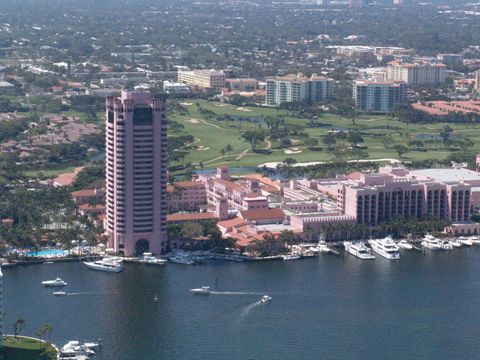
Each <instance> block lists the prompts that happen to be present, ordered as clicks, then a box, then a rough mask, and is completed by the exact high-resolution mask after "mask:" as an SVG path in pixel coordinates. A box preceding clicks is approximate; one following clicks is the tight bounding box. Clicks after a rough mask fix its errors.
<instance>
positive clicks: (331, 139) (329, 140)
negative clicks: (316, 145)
mask: <svg viewBox="0 0 480 360" xmlns="http://www.w3.org/2000/svg"><path fill="white" fill-rule="evenodd" d="M322 143H324V144H325V145H326V146H328V147H330V146H332V145H335V144H336V143H337V139H335V135H334V134H333V132H329V133H328V134H327V135H325V136H324V137H323V139H322Z"/></svg>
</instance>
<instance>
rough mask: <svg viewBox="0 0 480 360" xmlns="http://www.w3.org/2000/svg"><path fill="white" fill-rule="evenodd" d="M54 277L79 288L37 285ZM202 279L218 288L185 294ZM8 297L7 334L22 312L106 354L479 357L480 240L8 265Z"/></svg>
mask: <svg viewBox="0 0 480 360" xmlns="http://www.w3.org/2000/svg"><path fill="white" fill-rule="evenodd" d="M57 276H60V277H62V278H63V279H64V280H65V281H67V282H68V283H69V284H68V286H67V288H66V290H67V291H69V292H71V293H74V295H71V296H66V297H54V296H53V295H52V291H54V290H52V289H46V288H42V287H41V285H40V282H41V281H43V280H48V279H54V278H56V277H57ZM202 285H210V286H212V288H213V289H214V290H215V292H216V293H215V294H212V295H209V296H199V295H192V294H191V293H189V292H188V290H189V289H190V288H193V287H199V286H202ZM263 294H269V295H271V296H272V297H273V300H272V302H271V303H270V304H268V305H259V304H257V303H256V302H257V301H258V300H259V298H260V297H261V295H263ZM155 295H158V302H156V303H155V302H154V301H153V298H154V296H155ZM3 296H4V311H5V322H4V329H5V330H6V332H12V324H13V322H14V321H15V320H16V319H18V318H20V317H22V318H23V319H25V320H26V327H25V329H24V330H23V331H22V333H23V334H25V335H27V334H28V335H34V334H35V330H36V329H37V328H38V326H39V325H40V324H41V323H43V322H48V323H50V324H52V325H53V328H54V330H53V333H52V334H51V340H53V341H54V342H55V343H56V344H63V343H65V342H66V341H68V340H71V339H78V340H80V341H82V340H90V341H95V340H97V339H98V338H101V339H102V340H103V344H104V346H103V350H102V352H101V353H100V354H99V355H98V356H97V359H99V360H137V359H140V360H150V359H152V360H153V359H176V360H178V359H479V358H480V342H479V341H478V336H479V335H480V311H479V310H480V247H478V248H468V249H467V248H462V249H458V250H454V251H451V252H444V253H439V254H435V253H432V252H429V251H427V252H426V254H425V255H423V254H422V253H420V252H411V253H405V252H404V253H403V257H402V259H401V260H400V261H388V260H386V259H383V258H379V257H378V256H377V259H376V260H373V261H362V260H358V259H356V258H353V257H352V256H350V255H345V258H342V257H334V256H329V255H322V256H320V257H319V258H313V259H305V260H297V261H275V262H262V263H226V262H212V263H209V264H206V265H195V266H188V265H178V264H167V265H166V266H165V267H163V268H156V267H147V266H143V265H137V264H126V266H125V271H124V272H122V273H119V274H113V273H103V272H96V271H92V270H89V269H87V268H86V267H85V266H83V264H81V263H63V264H51V265H47V264H45V265H35V266H28V267H18V268H11V269H4V291H3Z"/></svg>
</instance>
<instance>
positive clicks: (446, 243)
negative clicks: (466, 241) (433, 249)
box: [439, 240, 453, 250]
mask: <svg viewBox="0 0 480 360" xmlns="http://www.w3.org/2000/svg"><path fill="white" fill-rule="evenodd" d="M439 243H440V246H441V247H442V250H453V245H452V244H450V242H449V241H448V240H439Z"/></svg>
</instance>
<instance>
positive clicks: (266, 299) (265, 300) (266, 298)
mask: <svg viewBox="0 0 480 360" xmlns="http://www.w3.org/2000/svg"><path fill="white" fill-rule="evenodd" d="M270 301H272V297H271V296H268V295H263V296H262V298H261V299H260V303H261V304H268V303H269V302H270Z"/></svg>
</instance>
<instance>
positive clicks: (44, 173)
mask: <svg viewBox="0 0 480 360" xmlns="http://www.w3.org/2000/svg"><path fill="white" fill-rule="evenodd" d="M77 167H78V166H69V167H65V168H61V169H50V170H30V171H24V172H23V174H24V175H25V176H28V177H37V176H38V175H39V174H42V176H47V177H55V176H58V175H60V174H65V173H68V172H73V170H75V168H77Z"/></svg>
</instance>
